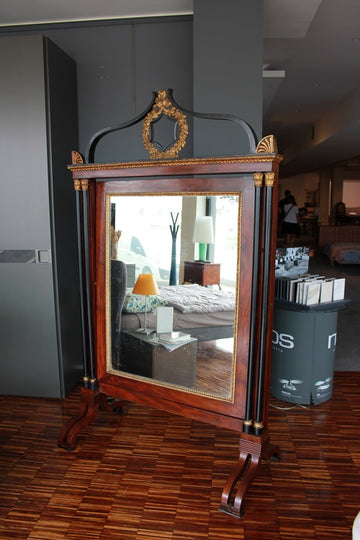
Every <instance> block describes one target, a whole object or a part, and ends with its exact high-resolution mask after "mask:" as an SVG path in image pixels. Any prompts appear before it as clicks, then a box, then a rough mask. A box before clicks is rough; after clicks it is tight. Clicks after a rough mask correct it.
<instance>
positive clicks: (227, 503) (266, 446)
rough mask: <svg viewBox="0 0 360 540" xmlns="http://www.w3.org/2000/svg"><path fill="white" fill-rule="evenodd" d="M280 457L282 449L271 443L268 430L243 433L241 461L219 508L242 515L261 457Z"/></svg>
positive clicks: (238, 515) (226, 488)
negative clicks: (261, 432)
mask: <svg viewBox="0 0 360 540" xmlns="http://www.w3.org/2000/svg"><path fill="white" fill-rule="evenodd" d="M279 457H280V450H279V448H278V447H277V446H275V445H273V444H270V437H269V434H268V432H267V430H264V433H263V434H262V435H261V436H255V435H250V434H247V433H242V434H241V438H240V453H239V461H238V462H237V464H236V465H235V467H234V469H233V470H232V472H231V474H230V475H229V477H228V479H227V481H226V484H225V487H224V489H223V492H222V496H221V505H220V508H219V510H221V511H222V512H225V513H227V514H231V515H232V516H236V517H241V516H242V514H243V506H244V499H245V495H246V492H247V490H248V489H249V487H250V485H251V482H252V481H253V479H254V477H255V476H256V474H257V470H258V467H259V465H260V462H261V459H265V460H269V459H274V460H279ZM236 485H237V487H236ZM235 490H236V491H235Z"/></svg>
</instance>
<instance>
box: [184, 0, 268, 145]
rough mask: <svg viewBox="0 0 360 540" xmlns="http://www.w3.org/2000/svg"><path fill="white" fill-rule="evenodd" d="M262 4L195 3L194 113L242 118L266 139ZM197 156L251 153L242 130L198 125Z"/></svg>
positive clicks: (257, 0)
mask: <svg viewBox="0 0 360 540" xmlns="http://www.w3.org/2000/svg"><path fill="white" fill-rule="evenodd" d="M262 23H263V0H252V1H251V2H249V1H248V0H225V1H224V2H219V1H218V0H194V109H195V110H196V111H199V112H213V113H214V112H215V113H227V114H235V115H237V116H240V118H242V119H243V120H245V121H246V122H248V123H249V124H250V125H251V126H252V128H253V129H254V131H255V132H256V134H257V137H258V138H259V139H260V138H261V133H262V59H263V57H262V54H263V53H262V43H263V37H262V34H263V33H262ZM194 151H195V154H196V155H231V154H232V155H234V154H235V155H236V154H246V153H248V152H249V147H248V140H247V138H246V137H245V136H244V135H243V132H242V131H241V130H240V128H239V127H238V126H237V125H235V124H233V123H229V122H221V121H216V122H215V121H212V122H208V121H204V120H197V121H196V124H195V139H194Z"/></svg>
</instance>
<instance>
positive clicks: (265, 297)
mask: <svg viewBox="0 0 360 540" xmlns="http://www.w3.org/2000/svg"><path fill="white" fill-rule="evenodd" d="M270 174H273V173H270ZM267 177H268V173H266V175H265V182H266V187H265V217H264V223H263V227H264V252H263V280H262V283H263V286H262V294H261V304H262V308H261V327H260V344H259V369H258V381H257V398H256V414H255V422H254V430H255V435H261V434H262V432H263V429H264V425H263V413H264V376H265V364H266V358H265V355H266V339H267V330H268V319H267V306H268V302H269V283H268V281H269V274H270V243H271V222H272V192H273V190H272V185H271V186H270V185H268V182H267Z"/></svg>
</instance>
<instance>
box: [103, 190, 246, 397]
mask: <svg viewBox="0 0 360 540" xmlns="http://www.w3.org/2000/svg"><path fill="white" fill-rule="evenodd" d="M106 212H107V219H106V223H107V269H106V276H107V279H106V282H107V284H106V286H107V290H108V294H107V295H106V296H107V299H108V302H107V328H106V332H107V336H106V338H107V339H106V341H107V371H108V372H112V373H114V374H119V375H122V376H125V377H128V378H133V379H139V378H140V379H141V380H144V378H145V380H149V381H151V382H152V383H155V384H158V385H165V386H171V387H177V388H180V389H182V390H185V391H187V392H191V393H197V394H202V395H208V396H212V397H215V398H218V399H222V400H226V401H232V400H233V389H234V371H235V363H236V362H235V357H236V351H235V347H236V345H235V340H234V327H236V320H235V318H236V317H235V314H236V313H237V310H236V305H237V278H238V263H239V256H240V247H239V238H240V226H241V194H239V193H221V194H218V193H217V194H209V193H191V194H190V193H186V194H184V193H182V194H170V195H169V194H164V195H159V194H158V193H156V194H152V195H149V194H145V195H133V194H128V195H126V194H125V195H124V194H121V195H120V194H115V195H107V201H106ZM149 274H150V276H151V277H149ZM139 276H140V278H139ZM154 282H155V283H154ZM154 287H155V288H154Z"/></svg>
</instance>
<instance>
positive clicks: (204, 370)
mask: <svg viewBox="0 0 360 540" xmlns="http://www.w3.org/2000/svg"><path fill="white" fill-rule="evenodd" d="M233 341H234V340H233V338H228V339H218V340H214V341H202V342H200V343H199V344H198V351H197V367H196V382H195V390H197V391H199V392H206V393H209V394H215V395H217V396H221V397H224V398H230V396H231V378H232V358H233Z"/></svg>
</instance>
